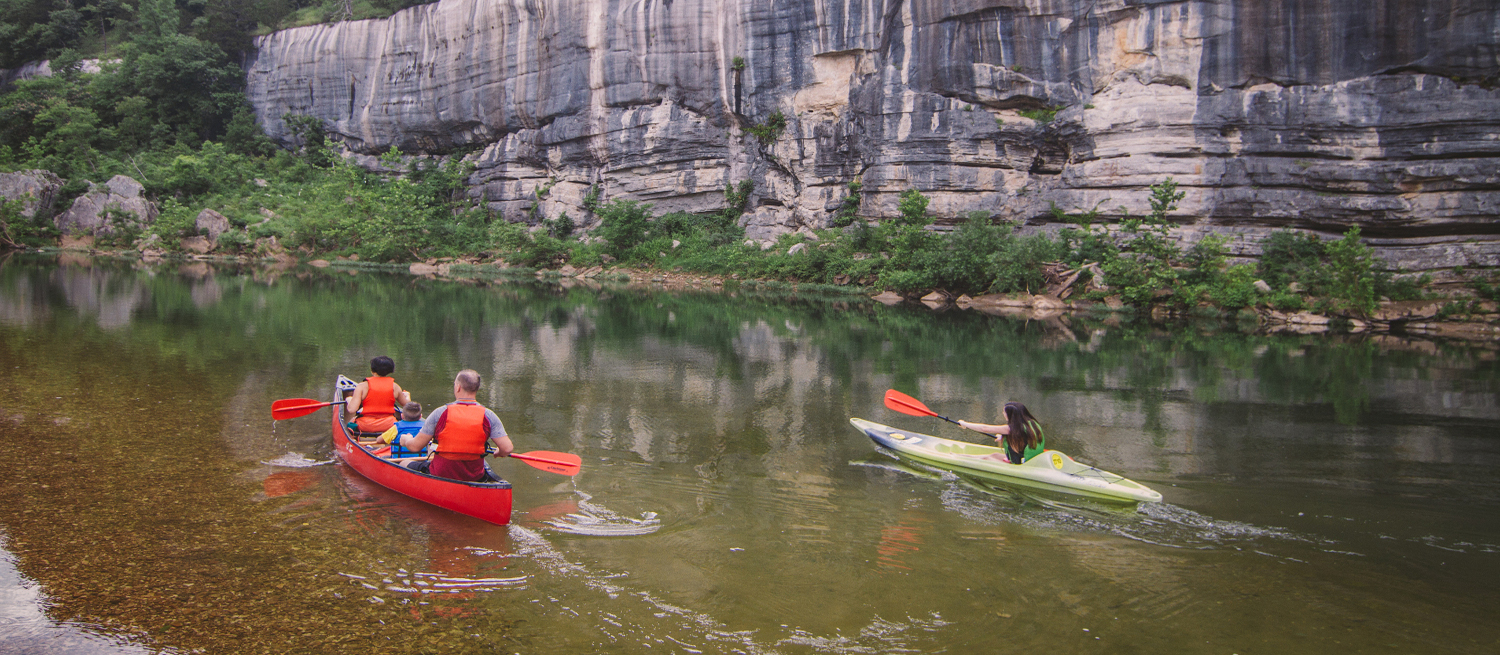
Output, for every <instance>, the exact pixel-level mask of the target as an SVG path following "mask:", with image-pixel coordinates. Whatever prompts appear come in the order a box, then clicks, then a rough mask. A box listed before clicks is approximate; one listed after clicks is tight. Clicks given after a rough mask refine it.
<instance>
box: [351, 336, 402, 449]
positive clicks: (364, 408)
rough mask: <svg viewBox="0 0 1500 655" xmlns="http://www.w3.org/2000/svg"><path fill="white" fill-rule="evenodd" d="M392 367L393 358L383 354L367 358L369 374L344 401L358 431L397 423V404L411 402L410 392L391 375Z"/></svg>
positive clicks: (381, 429) (373, 430)
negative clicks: (370, 358)
mask: <svg viewBox="0 0 1500 655" xmlns="http://www.w3.org/2000/svg"><path fill="white" fill-rule="evenodd" d="M395 370H396V362H395V361H393V360H391V358H389V357H386V356H385V355H381V356H379V357H376V358H374V359H372V360H370V377H367V378H365V381H364V382H361V383H359V384H358V385H356V386H355V387H354V393H352V394H349V398H348V399H347V400H345V401H344V402H345V407H344V408H345V410H347V411H348V412H349V413H350V414H351V415H353V416H354V417H355V418H354V424H355V426H356V427H358V428H359V431H360V432H362V433H365V434H368V435H370V436H374V435H377V434H380V433H382V432H385V431H386V430H387V429H389V428H390V427H391V426H392V425H395V424H396V412H397V409H396V408H397V407H401V406H405V405H406V403H409V402H411V394H409V393H407V392H406V390H404V389H402V388H401V385H399V384H396V381H395V380H394V379H392V378H391V373H393V372H395Z"/></svg>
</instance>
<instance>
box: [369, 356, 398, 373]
mask: <svg viewBox="0 0 1500 655" xmlns="http://www.w3.org/2000/svg"><path fill="white" fill-rule="evenodd" d="M395 371H396V362H394V361H391V358H389V357H386V356H385V355H381V356H379V357H376V358H375V359H372V360H370V372H371V373H374V374H376V375H390V374H391V373H394V372H395Z"/></svg>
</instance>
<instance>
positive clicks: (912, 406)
mask: <svg viewBox="0 0 1500 655" xmlns="http://www.w3.org/2000/svg"><path fill="white" fill-rule="evenodd" d="M885 406H886V408H887V409H891V410H894V411H897V412H901V413H902V414H910V415H912V416H937V412H934V411H932V410H930V409H927V406H926V405H923V404H922V401H920V400H917V399H916V398H912V397H911V396H908V395H906V394H904V393H901V392H900V391H896V390H895V389H887V390H886V392H885Z"/></svg>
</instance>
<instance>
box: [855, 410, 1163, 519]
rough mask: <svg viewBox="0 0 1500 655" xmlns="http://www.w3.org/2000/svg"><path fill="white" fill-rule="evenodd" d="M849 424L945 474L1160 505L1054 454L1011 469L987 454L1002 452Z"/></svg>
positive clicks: (1129, 483)
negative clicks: (963, 475)
mask: <svg viewBox="0 0 1500 655" xmlns="http://www.w3.org/2000/svg"><path fill="white" fill-rule="evenodd" d="M849 423H850V424H851V425H853V426H854V427H855V428H856V429H858V430H860V431H861V432H864V433H865V434H866V435H867V436H869V437H870V439H871V440H873V441H874V442H875V443H876V444H878V445H880V446H882V447H885V448H887V449H889V450H892V451H895V452H896V453H898V454H900V455H902V456H904V457H907V458H910V459H913V460H916V461H919V462H922V463H924V464H928V465H930V466H935V467H938V468H942V469H947V470H950V471H954V472H957V473H963V474H966V475H970V476H974V477H977V478H982V479H986V480H991V481H995V482H999V483H1002V484H1009V485H1017V486H1022V487H1029V488H1033V489H1043V490H1047V491H1060V492H1064V493H1070V494H1076V495H1079V496H1086V497H1089V498H1097V499H1101V500H1114V501H1124V502H1160V501H1161V494H1160V493H1157V492H1156V491H1154V490H1152V489H1150V488H1148V487H1146V486H1145V485H1142V484H1140V483H1138V482H1135V481H1134V480H1130V479H1127V478H1125V477H1124V476H1120V475H1115V474H1114V473H1110V472H1109V471H1103V470H1100V469H1097V468H1094V467H1092V466H1087V465H1084V464H1079V463H1078V462H1075V461H1073V458H1071V457H1068V456H1067V455H1064V454H1063V453H1061V452H1058V451H1055V450H1048V451H1044V452H1043V453H1042V454H1040V455H1037V456H1036V457H1033V458H1031V459H1030V460H1028V461H1027V462H1026V463H1025V464H1019V465H1017V464H1010V463H1008V462H1004V461H1000V460H997V459H990V458H989V457H987V456H988V455H992V454H998V453H1001V452H1002V450H1001V449H1000V448H997V447H994V446H984V445H980V444H973V443H967V442H963V441H954V440H952V439H943V438H941V437H934V436H931V435H926V434H919V433H916V432H907V431H906V430H899V429H896V428H893V427H890V426H887V425H881V424H879V423H874V422H871V421H866V420H864V419H858V418H851V419H849Z"/></svg>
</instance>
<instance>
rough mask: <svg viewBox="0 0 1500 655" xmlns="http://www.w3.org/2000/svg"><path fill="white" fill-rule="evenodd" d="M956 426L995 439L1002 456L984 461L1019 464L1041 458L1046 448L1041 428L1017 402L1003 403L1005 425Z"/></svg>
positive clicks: (992, 456)
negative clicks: (1002, 449) (1037, 457)
mask: <svg viewBox="0 0 1500 655" xmlns="http://www.w3.org/2000/svg"><path fill="white" fill-rule="evenodd" d="M958 424H959V425H961V426H963V427H966V428H968V429H970V430H973V431H975V432H983V433H985V434H993V435H995V441H996V442H997V445H999V446H1000V447H1001V448H1004V449H1005V454H1004V455H1001V454H998V453H997V454H994V455H989V456H988V457H990V458H992V459H998V460H1000V461H1003V462H1010V463H1012V464H1020V463H1023V462H1025V461H1026V460H1028V459H1031V458H1033V457H1036V456H1037V455H1040V454H1042V451H1043V450H1045V449H1046V447H1047V437H1046V436H1045V435H1043V434H1042V424H1041V423H1038V422H1037V420H1036V417H1035V416H1032V415H1031V411H1030V410H1028V409H1026V406H1025V405H1022V404H1021V403H1018V402H1009V403H1005V424H1004V425H989V424H985V423H970V422H968V421H959V422H958Z"/></svg>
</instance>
